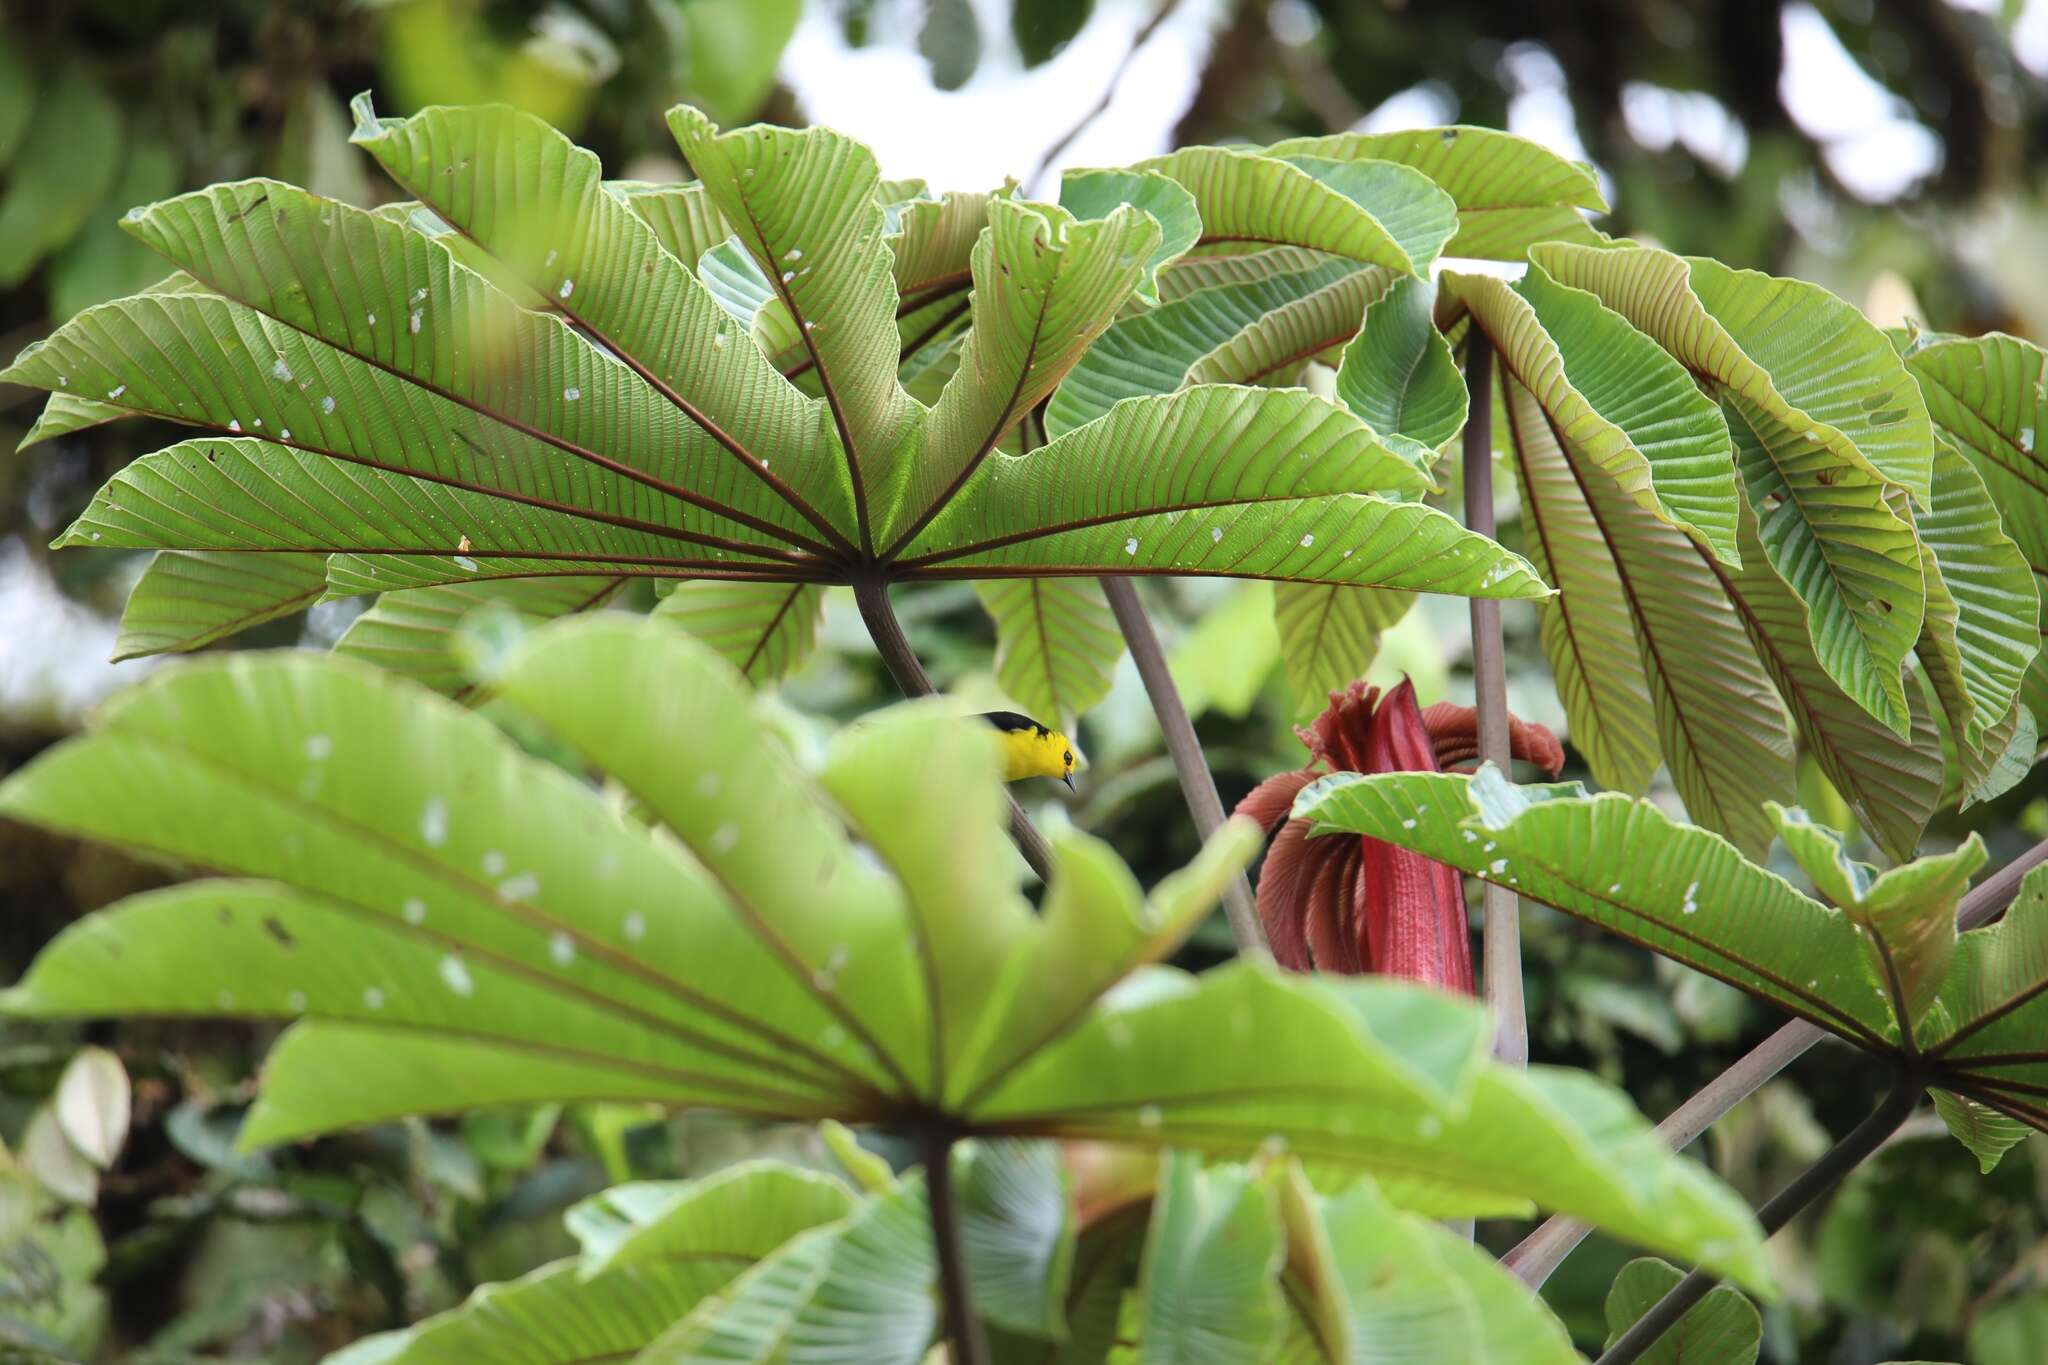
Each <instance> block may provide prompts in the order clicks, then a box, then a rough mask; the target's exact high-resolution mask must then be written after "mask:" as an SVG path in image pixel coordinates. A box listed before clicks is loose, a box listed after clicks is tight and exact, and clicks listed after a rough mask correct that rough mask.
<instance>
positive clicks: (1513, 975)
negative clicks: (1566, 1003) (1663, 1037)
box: [1464, 327, 1529, 1066]
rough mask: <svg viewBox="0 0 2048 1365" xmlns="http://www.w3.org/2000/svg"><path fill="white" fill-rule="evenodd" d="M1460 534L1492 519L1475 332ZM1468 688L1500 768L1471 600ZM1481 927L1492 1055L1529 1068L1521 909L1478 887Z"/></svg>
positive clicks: (1501, 662) (1482, 744) (1500, 663)
mask: <svg viewBox="0 0 2048 1365" xmlns="http://www.w3.org/2000/svg"><path fill="white" fill-rule="evenodd" d="M1465 387H1466V389H1468V390H1469V391H1470V392H1471V396H1472V397H1471V402H1472V406H1471V410H1470V415H1469V416H1468V417H1467V418H1466V419H1465V452H1464V454H1465V529H1466V530H1468V531H1471V532H1473V533H1475V534H1477V535H1482V536H1486V537H1488V538H1489V539H1490V538H1491V537H1492V536H1493V534H1494V517H1493V343H1492V342H1491V341H1490V340H1488V339H1487V336H1486V334H1485V333H1484V332H1482V331H1480V330H1479V328H1477V327H1474V328H1472V329H1471V333H1470V335H1469V336H1468V337H1467V339H1466V342H1465ZM1470 605H1471V611H1472V689H1473V692H1474V693H1475V698H1474V699H1475V700H1476V701H1477V702H1478V704H1479V756H1480V757H1481V758H1483V759H1485V760H1486V761H1487V762H1489V763H1491V764H1493V765H1494V766H1495V767H1497V768H1499V769H1500V770H1501V771H1502V772H1507V771H1508V766H1509V763H1510V754H1509V750H1508V674H1507V658H1506V653H1505V651H1504V649H1503V647H1502V645H1501V638H1500V603H1499V602H1497V601H1495V600H1493V599H1492V598H1484V597H1474V598H1472V599H1471V604H1470ZM1484 905H1485V908H1486V926H1485V929H1484V937H1483V939H1482V941H1481V965H1480V972H1479V979H1480V986H1481V987H1482V988H1483V989H1484V990H1485V992H1486V1006H1487V1009H1488V1011H1489V1012H1490V1013H1491V1014H1492V1015H1493V1027H1494V1034H1493V1055H1494V1056H1496V1057H1498V1058H1499V1059H1500V1060H1501V1061H1503V1062H1506V1063H1507V1064H1508V1065H1510V1066H1527V1065H1528V1064H1529V1019H1528V1014H1527V1011H1526V1009H1525V1007H1524V1005H1523V1003H1522V905H1521V900H1520V898H1519V897H1517V896H1516V895H1515V893H1514V892H1513V891H1512V890H1510V889H1509V888H1507V887H1505V886H1496V885H1494V884H1493V883H1492V882H1488V883H1487V884H1486V889H1485V893H1484Z"/></svg>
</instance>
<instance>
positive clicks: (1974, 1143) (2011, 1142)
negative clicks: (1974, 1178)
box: [1930, 1090, 2027, 1175]
mask: <svg viewBox="0 0 2048 1365" xmlns="http://www.w3.org/2000/svg"><path fill="white" fill-rule="evenodd" d="M1930 1093H1931V1094H1932V1096H1933V1099H1934V1111H1935V1112H1936V1113H1937V1114H1940V1115H1941V1121H1942V1122H1943V1123H1944V1124H1946V1125H1948V1130H1949V1132H1951V1133H1953V1134H1954V1135H1955V1139H1956V1141H1957V1142H1960V1143H1962V1144H1963V1146H1964V1147H1966V1148H1968V1149H1969V1152H1970V1155H1971V1156H1973V1157H1976V1158H1977V1169H1978V1172H1979V1173H1980V1174H1983V1175H1990V1174H1991V1173H1992V1172H1993V1171H1995V1170H1997V1169H1998V1163H1999V1161H2000V1160H2001V1159H2003V1158H2004V1156H2005V1154H2006V1153H2007V1152H2009V1151H2011V1150H2012V1149H2013V1148H2015V1147H2017V1146H2019V1145H2020V1143H2021V1142H2023V1141H2025V1139H2026V1136H2027V1125H2026V1124H2024V1123H2020V1122H2018V1121H2017V1120H2015V1119H2009V1118H2007V1117H2006V1116H2005V1115H2003V1114H2001V1113H1999V1112H1998V1111H1997V1110H1996V1109H1991V1108H1987V1107H1986V1106H1985V1105H1982V1104H1980V1103H1978V1102H1977V1101H1975V1100H1970V1099H1965V1098H1963V1097H1962V1096H1961V1095H1957V1094H1953V1093H1951V1092H1949V1091H1947V1090H1935V1091H1932V1092H1930Z"/></svg>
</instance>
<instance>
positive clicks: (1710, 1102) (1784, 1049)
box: [1501, 839, 2048, 1289]
mask: <svg viewBox="0 0 2048 1365" xmlns="http://www.w3.org/2000/svg"><path fill="white" fill-rule="evenodd" d="M2043 862H2048V839H2044V840H2042V841H2041V842H2040V843H2038V844H2035V845H2034V846H2033V847H2032V848H2030V849H2028V850H2027V851H2026V852H2025V853H2022V854H2020V856H2019V857H2017V858H2014V859H2013V860H2012V861H2011V862H2009V863H2007V864H2006V865H2005V866H2004V867H2002V868H2000V869H1999V870H1998V871H1997V872H1994V873H1993V874H1992V875H1991V876H1989V877H1986V878H1985V879H1984V880H1983V881H1981V882H1979V883H1978V884H1977V885H1976V886H1974V887H1972V888H1971V889H1970V893H1969V894H1968V895H1966V896H1964V897H1963V899H1962V901H1961V903H1960V904H1958V905H1957V906H1956V928H1957V929H1959V930H1965V931H1967V930H1970V929H1975V928H1977V927H1978V926H1979V925H1982V924H1989V923H1990V922H1991V921H1992V920H1994V919H1996V918H1998V915H1999V913H2000V912H2001V911H2003V910H2004V909H2005V907H2006V906H2008V905H2010V904H2011V903H2012V898H2013V897H2014V896H2015V895H2017V894H2018V893H2019V889H2020V882H2021V880H2022V879H2023V878H2024V877H2025V876H2026V875H2027V873H2029V872H2031V871H2033V870H2034V868H2035V867H2037V866H2039V865H2040V864H2041V863H2043ZM1826 1036H1827V1034H1826V1032H1825V1031H1824V1030H1822V1029H1820V1028H1817V1027H1815V1026H1814V1025H1812V1024H1809V1023H1807V1022H1806V1021H1805V1020H1804V1019H1795V1020H1793V1021H1792V1022H1791V1023H1789V1024H1786V1025H1785V1026H1784V1027H1783V1028H1780V1029H1779V1030H1778V1031H1777V1032H1776V1033H1773V1034H1772V1035H1771V1036H1770V1037H1768V1038H1766V1039H1764V1040H1763V1041H1762V1042H1761V1043H1758V1044H1757V1045H1756V1046H1755V1047H1753V1048H1751V1049H1750V1050H1749V1051H1748V1052H1747V1053H1745V1054H1743V1057H1742V1059H1741V1060H1740V1061H1738V1062H1736V1063H1735V1064H1734V1065H1733V1066H1731V1067H1729V1068H1728V1069H1727V1070H1726V1071H1724V1072H1722V1073H1721V1074H1720V1075H1718V1076H1716V1077H1715V1078H1714V1079H1713V1080H1711V1081H1709V1082H1707V1084H1706V1085H1705V1086H1704V1087H1702V1088H1701V1089H1700V1091H1699V1092H1698V1093H1697V1094H1695V1095H1694V1096H1693V1097H1692V1098H1691V1099H1689V1100H1687V1101H1686V1102H1685V1103H1684V1104H1681V1105H1679V1106H1678V1108H1676V1109H1674V1110H1672V1111H1671V1115H1670V1117H1668V1118H1666V1119H1665V1120H1664V1121H1663V1122H1662V1123H1660V1124H1658V1125H1657V1135H1658V1136H1659V1137H1661V1138H1663V1139H1664V1141H1665V1142H1666V1143H1668V1144H1670V1146H1671V1148H1672V1150H1673V1151H1682V1150H1683V1149H1684V1148H1685V1147H1687V1146H1688V1145H1690V1144H1691V1143H1692V1141H1693V1140H1694V1139H1695V1138H1697V1137H1699V1135H1700V1134H1702V1133H1704V1132H1706V1131H1707V1129H1709V1128H1711V1127H1713V1126H1714V1123H1715V1122H1716V1121H1717V1120H1718V1119H1720V1117H1721V1116H1722V1115H1723V1114H1726V1113H1727V1112H1728V1111H1729V1110H1730V1109H1733V1108H1734V1107H1735V1106H1736V1105H1738V1104H1740V1103H1741V1102H1742V1101H1744V1100H1746V1099H1748V1098H1749V1097H1750V1096H1751V1095H1752V1094H1754V1093H1756V1091H1757V1089H1758V1088H1759V1087H1760V1086H1762V1085H1763V1083H1764V1082H1765V1081H1768V1080H1770V1079H1771V1078H1772V1077H1773V1076H1775V1075H1777V1074H1778V1073H1779V1072H1780V1071H1783V1070H1784V1069H1785V1068H1786V1067H1788V1066H1790V1065H1792V1063H1793V1062H1794V1061H1795V1060H1797V1059H1798V1058H1799V1057H1800V1056H1801V1055H1802V1054H1803V1053H1804V1052H1805V1051H1806V1050H1807V1049H1808V1048H1810V1047H1812V1046H1813V1045H1814V1044H1815V1043H1817V1042H1819V1041H1820V1040H1821V1039H1822V1038H1824V1037H1826ZM1591 1231H1592V1229H1591V1228H1589V1227H1587V1226H1586V1225H1585V1224H1584V1223H1581V1222H1578V1221H1577V1220H1576V1219H1571V1218H1566V1217H1563V1216H1562V1215H1560V1216H1558V1217H1555V1218H1552V1219H1550V1220H1549V1221H1547V1222H1545V1223H1544V1224H1543V1226H1542V1227H1539V1228H1537V1229H1536V1231H1534V1232H1532V1233H1530V1234H1529V1235H1528V1236H1527V1237H1525V1238H1523V1239H1522V1241H1521V1243H1520V1244H1519V1245H1518V1246H1516V1247H1515V1249H1514V1250H1512V1251H1510V1252H1509V1253H1508V1254H1507V1255H1505V1256H1503V1257H1502V1258H1501V1263H1502V1264H1503V1265H1505V1266H1507V1268H1508V1269H1510V1270H1512V1271H1514V1272H1515V1274H1517V1275H1519V1276H1521V1277H1522V1279H1523V1280H1525V1281H1526V1282H1527V1283H1528V1284H1529V1286H1530V1288H1532V1289H1540V1288H1542V1287H1543V1282H1544V1281H1545V1280H1547V1279H1549V1278H1550V1276H1551V1272H1553V1271H1555V1270H1556V1269H1557V1268H1558V1267H1559V1266H1560V1265H1563V1264H1564V1258H1565V1257H1567V1256H1569V1255H1571V1253H1572V1249H1573V1248H1575V1247H1576V1246H1578V1244H1579V1243H1580V1242H1582V1241H1584V1240H1585V1237H1586V1234H1587V1233H1588V1232H1591Z"/></svg>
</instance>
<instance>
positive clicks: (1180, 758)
mask: <svg viewBox="0 0 2048 1365" xmlns="http://www.w3.org/2000/svg"><path fill="white" fill-rule="evenodd" d="M1100 581H1101V583H1102V594H1103V596H1105V597H1107V598H1108V599H1109V609H1110V610H1111V611H1113V612H1115V613H1116V624H1117V628H1118V629H1120V630H1121V631H1123V635H1124V643H1125V644H1126V645H1128V646H1129V647H1130V651H1131V659H1132V661H1133V662H1134V663H1136V664H1137V665H1138V676H1139V677H1140V678H1142V679H1144V681H1145V694H1146V695H1147V696H1148V697H1150V698H1151V699H1152V711H1153V714H1155V715H1156V716H1158V718H1159V732H1160V733H1161V734H1162V735H1164V736H1165V737H1166V751H1167V753H1169V754H1171V755H1172V756H1173V770H1174V773H1175V774H1176V775H1177V776H1178V777H1179V778H1180V792H1181V796H1182V797H1183V798H1184V799H1185V800H1186V801H1187V803H1188V814H1190V815H1192V816H1193V817H1194V819H1195V830H1196V832H1197V833H1199V834H1200V835H1201V836H1202V838H1203V839H1204V840H1208V839H1210V838H1213V837H1214V836H1215V834H1216V831H1217V830H1219V829H1221V828H1223V821H1224V814H1223V798H1222V797H1220V796H1218V795H1217V793H1216V777H1215V774H1213V773H1211V772H1210V771H1209V760H1208V759H1206V758H1204V757H1203V756H1202V741H1201V740H1199V739H1197V738H1196V737H1195V725H1194V722H1193V721H1191V720H1189V719H1188V708H1187V706H1186V705H1185V704H1184V703H1183V702H1182V701H1181V699H1180V689H1179V688H1177V687H1175V686H1174V684H1173V671H1172V670H1171V669H1169V668H1168V667H1167V665H1166V651H1165V650H1163V649H1161V648H1160V647H1159V633H1158V632H1157V631H1155V630H1153V629H1152V618H1151V617H1149V616H1147V615H1146V614H1145V604H1144V603H1143V602H1140V601H1139V600H1138V585H1137V584H1135V583H1133V582H1132V581H1131V580H1130V579H1128V578H1104V579H1102V580H1100ZM1223 913H1224V915H1225V916H1226V917H1227V918H1228V919H1229V920H1230V936H1231V937H1232V938H1234V939H1236V940H1237V951H1238V952H1239V953H1240V954H1242V955H1245V956H1260V957H1263V956H1265V955H1266V951H1267V949H1266V936H1265V934H1264V933H1262V932H1261V931H1260V929H1259V912H1258V908H1257V906H1256V905H1255V903H1254V902H1253V900H1252V887H1251V883H1250V882H1248V881H1246V880H1245V876H1244V874H1243V873H1242V872H1240V873H1238V874H1237V875H1236V876H1235V877H1234V878H1232V879H1231V881H1230V884H1229V885H1228V886H1226V887H1225V888H1224V890H1223Z"/></svg>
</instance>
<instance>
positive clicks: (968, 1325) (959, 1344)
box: [924, 1133, 988, 1365]
mask: <svg viewBox="0 0 2048 1365" xmlns="http://www.w3.org/2000/svg"><path fill="white" fill-rule="evenodd" d="M924 1184H925V1200H926V1203H927V1205H928V1206H929V1208H930V1209H931V1219H932V1245H933V1246H935V1247H936V1248H937V1249H938V1253H939V1299H940V1302H941V1303H943V1304H944V1305H945V1310H946V1339H947V1340H948V1341H950V1342H952V1344H953V1365H988V1342H987V1340H986V1339H984V1338H983V1336H982V1333H981V1321H980V1319H978V1318H976V1317H975V1316H974V1290H973V1287H972V1286H971V1285H970V1284H969V1283H968V1280H967V1251H966V1248H965V1246H964V1244H963V1243H962V1241H961V1238H960V1209H959V1205H958V1202H957V1201H956V1200H955V1199H954V1197H953V1139H952V1138H951V1137H948V1136H942V1135H940V1134H936V1133H935V1134H933V1135H932V1136H930V1137H928V1138H926V1139H925V1144H924Z"/></svg>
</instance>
